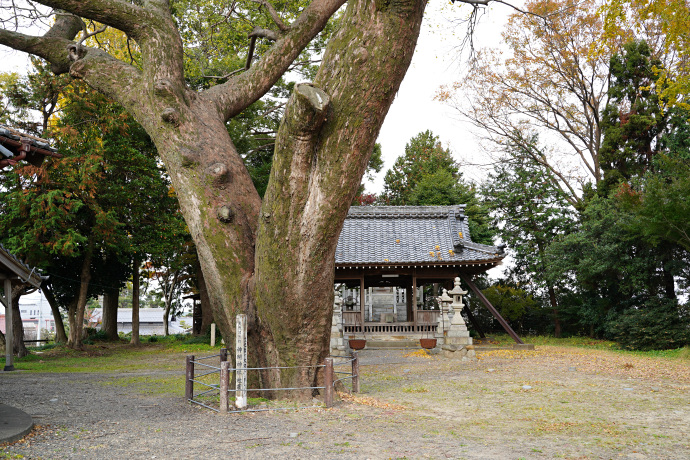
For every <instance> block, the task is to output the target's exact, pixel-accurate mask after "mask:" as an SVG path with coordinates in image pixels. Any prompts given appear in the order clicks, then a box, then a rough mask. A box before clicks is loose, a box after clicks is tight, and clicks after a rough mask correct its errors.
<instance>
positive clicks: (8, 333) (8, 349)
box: [3, 278, 14, 371]
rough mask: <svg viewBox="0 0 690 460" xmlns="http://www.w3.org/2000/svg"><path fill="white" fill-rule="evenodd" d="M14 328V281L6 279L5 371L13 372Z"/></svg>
mask: <svg viewBox="0 0 690 460" xmlns="http://www.w3.org/2000/svg"><path fill="white" fill-rule="evenodd" d="M13 358H14V327H13V326H12V281H11V280H10V279H9V278H6V279H5V368H4V369H3V370H5V371H13V370H14V365H13V361H12V360H13Z"/></svg>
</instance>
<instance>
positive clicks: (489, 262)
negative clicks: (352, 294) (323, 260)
mask: <svg viewBox="0 0 690 460" xmlns="http://www.w3.org/2000/svg"><path fill="white" fill-rule="evenodd" d="M502 262H503V257H500V258H494V259H484V260H466V261H453V260H437V261H428V262H415V263H392V262H377V263H365V264H363V263H358V264H338V263H336V265H335V269H336V270H338V269H350V270H352V269H355V270H360V269H362V270H396V269H409V268H435V267H438V268H449V267H456V268H469V267H471V268H474V269H477V268H480V269H482V270H481V271H485V270H490V269H492V268H494V267H496V266H498V265H501V263H502Z"/></svg>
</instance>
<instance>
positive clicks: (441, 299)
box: [438, 288, 453, 303]
mask: <svg viewBox="0 0 690 460" xmlns="http://www.w3.org/2000/svg"><path fill="white" fill-rule="evenodd" d="M438 301H439V302H444V303H446V302H447V303H450V302H452V301H453V298H452V297H450V296H448V291H447V290H446V289H445V288H444V289H443V293H442V294H441V295H440V296H438Z"/></svg>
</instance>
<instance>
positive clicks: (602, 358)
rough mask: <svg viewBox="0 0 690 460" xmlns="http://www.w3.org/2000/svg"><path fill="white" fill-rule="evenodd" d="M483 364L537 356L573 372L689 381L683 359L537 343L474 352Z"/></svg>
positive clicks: (689, 377)
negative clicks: (535, 346)
mask: <svg viewBox="0 0 690 460" xmlns="http://www.w3.org/2000/svg"><path fill="white" fill-rule="evenodd" d="M477 358H478V359H480V360H481V361H482V362H485V363H487V364H488V363H493V362H500V361H504V360H508V361H511V360H525V359H537V360H540V361H543V362H544V363H545V364H550V365H560V366H563V368H567V369H570V368H574V370H576V371H577V372H584V373H593V374H609V375H625V376H627V377H630V378H641V379H647V380H655V379H671V380H674V381H678V382H680V383H686V384H690V365H688V361H687V360H683V359H671V358H659V357H648V356H635V355H631V354H627V353H618V352H614V351H607V350H588V349H574V348H562V347H555V346H547V345H544V346H540V347H539V348H538V349H536V350H527V351H519V350H492V351H486V352H482V353H478V354H477Z"/></svg>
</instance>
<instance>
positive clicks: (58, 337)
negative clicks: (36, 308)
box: [43, 285, 67, 343]
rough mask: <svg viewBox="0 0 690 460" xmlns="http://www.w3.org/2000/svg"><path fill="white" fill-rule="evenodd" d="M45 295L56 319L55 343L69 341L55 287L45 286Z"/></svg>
mask: <svg viewBox="0 0 690 460" xmlns="http://www.w3.org/2000/svg"><path fill="white" fill-rule="evenodd" d="M43 295H44V296H45V297H46V300H47V301H48V304H49V305H50V310H51V311H52V312H53V320H54V321H55V343H67V333H66V332H65V323H64V322H63V321H62V315H61V314H60V307H59V306H58V303H57V300H56V299H55V295H53V289H52V288H51V287H50V285H44V286H43Z"/></svg>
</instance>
